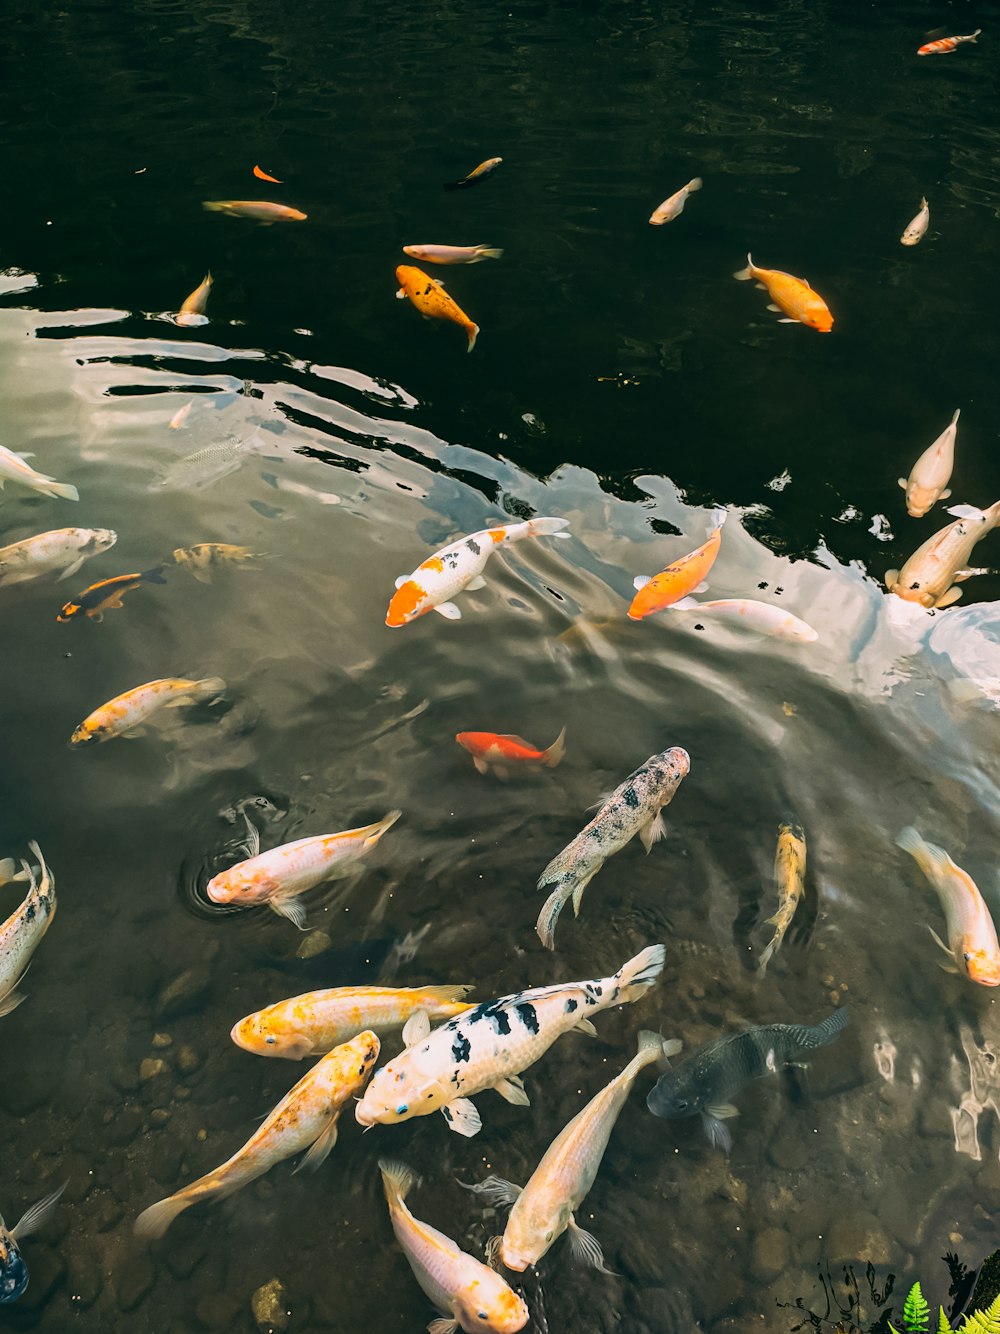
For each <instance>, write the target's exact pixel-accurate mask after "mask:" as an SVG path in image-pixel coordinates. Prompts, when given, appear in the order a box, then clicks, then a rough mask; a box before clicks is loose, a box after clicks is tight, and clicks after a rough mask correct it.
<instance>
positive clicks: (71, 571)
mask: <svg viewBox="0 0 1000 1334" xmlns="http://www.w3.org/2000/svg"><path fill="white" fill-rule="evenodd" d="M86 559H87V558H86V556H81V557H80V559H79V560H75V561H74V562H73V564H72V565H67V566H66V568H65V570H63V572H62V574H61V575H60V576H59V578H58V579H57V580H56V583H57V584H61V583H62V581H63V580H64V579H68V578H69V577H70V575H71V574H76V572H77V570H78V569H79V568H80V566H81V565H82V564H83V562H84V561H85V560H86Z"/></svg>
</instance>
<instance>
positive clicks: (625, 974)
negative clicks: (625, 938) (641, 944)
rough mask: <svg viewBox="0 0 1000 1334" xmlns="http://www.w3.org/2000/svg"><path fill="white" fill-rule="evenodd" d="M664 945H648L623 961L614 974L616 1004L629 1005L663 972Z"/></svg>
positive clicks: (665, 949)
mask: <svg viewBox="0 0 1000 1334" xmlns="http://www.w3.org/2000/svg"><path fill="white" fill-rule="evenodd" d="M666 954H667V947H666V945H648V946H647V947H646V949H644V950H640V952H639V953H638V954H637V955H636V956H635V958H634V959H629V961H628V963H623V964H622V966H621V968H619V969H618V972H617V973H616V974H615V982H616V983H617V992H618V994H617V996H616V997H615V1000H614V1003H615V1004H616V1005H631V1004H632V1002H633V1001H637V1000H639V998H640V997H641V996H644V995H645V994H646V992H647V991H648V990H649V988H650V987H651V986H652V985H653V983H654V982H655V981H656V979H657V978H658V977H659V976H660V974H661V973H662V972H663V961H664V959H665V958H666Z"/></svg>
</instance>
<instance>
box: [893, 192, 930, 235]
mask: <svg viewBox="0 0 1000 1334" xmlns="http://www.w3.org/2000/svg"><path fill="white" fill-rule="evenodd" d="M930 220H931V210H930V206H929V205H928V203H927V199H926V197H924V196H921V199H920V212H919V213H918V214H916V216H915V217H913V218H911V219H910V221H909V222H908V223H907V224H906V229H905V231H904V232H903V235H902V236H901V237H900V238H899V243H900V245H916V244H917V243H918V242H919V241H922V240H923V236H924V232H926V230H927V227H928V224H929V223H930Z"/></svg>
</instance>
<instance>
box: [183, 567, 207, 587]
mask: <svg viewBox="0 0 1000 1334" xmlns="http://www.w3.org/2000/svg"><path fill="white" fill-rule="evenodd" d="M188 574H190V575H191V577H192V579H197V580H198V582H199V584H210V583H211V582H212V575H211V572H210V571H209V570H199V569H198V567H197V566H196V565H195V566H192V567H191V569H190V570H188Z"/></svg>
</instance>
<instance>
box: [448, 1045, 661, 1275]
mask: <svg viewBox="0 0 1000 1334" xmlns="http://www.w3.org/2000/svg"><path fill="white" fill-rule="evenodd" d="M680 1050H681V1043H680V1042H678V1041H677V1040H676V1039H675V1038H672V1039H670V1040H669V1041H664V1039H663V1038H662V1037H661V1036H660V1035H659V1034H658V1033H640V1034H639V1050H638V1053H637V1054H636V1055H635V1056H633V1057H632V1059H631V1061H629V1063H628V1065H627V1066H626V1067H625V1069H624V1070H623V1071H622V1072H621V1074H619V1075H617V1076H616V1077H615V1078H614V1079H613V1080H612V1081H611V1083H610V1084H608V1085H606V1086H605V1087H604V1088H603V1089H601V1091H600V1093H598V1094H597V1096H596V1097H594V1098H591V1100H590V1102H588V1103H587V1105H586V1107H584V1109H583V1111H581V1112H577V1114H576V1116H574V1117H573V1119H572V1121H570V1122H569V1124H568V1125H567V1126H565V1127H564V1128H563V1129H562V1130H561V1131H560V1132H559V1134H558V1135H557V1136H556V1138H555V1139H554V1140H553V1141H552V1143H551V1144H550V1145H549V1147H548V1148H547V1149H546V1151H545V1155H544V1157H543V1158H542V1160H541V1162H540V1163H539V1164H538V1166H537V1167H536V1168H535V1170H534V1172H532V1174H531V1176H530V1178H529V1179H528V1184H527V1185H526V1186H525V1187H524V1188H523V1189H522V1188H521V1187H520V1186H515V1185H514V1184H513V1182H510V1181H505V1180H504V1179H503V1178H502V1177H498V1176H489V1177H487V1178H486V1180H485V1181H482V1182H480V1183H479V1185H477V1186H468V1187H466V1189H467V1190H472V1191H475V1192H476V1194H477V1195H482V1196H484V1198H485V1199H486V1200H487V1201H488V1202H489V1203H490V1204H494V1205H506V1204H509V1205H513V1208H512V1209H511V1211H510V1217H509V1218H508V1219H507V1226H506V1227H505V1228H504V1232H503V1236H502V1237H501V1238H499V1255H500V1259H501V1260H502V1261H503V1263H504V1264H505V1265H506V1266H507V1268H508V1269H513V1270H515V1271H516V1272H518V1273H523V1271H524V1270H525V1269H527V1268H528V1267H529V1266H530V1265H537V1264H538V1262H539V1260H541V1259H542V1257H543V1256H544V1255H546V1254H547V1252H548V1250H549V1248H550V1247H551V1246H552V1245H553V1243H554V1242H555V1241H556V1240H558V1238H559V1237H561V1236H562V1234H563V1233H564V1232H565V1231H567V1230H568V1231H569V1244H570V1251H571V1253H572V1255H573V1258H574V1259H575V1260H578V1261H579V1262H580V1263H581V1264H586V1265H590V1266H592V1267H593V1268H594V1269H598V1270H600V1271H601V1272H602V1273H605V1274H608V1273H611V1272H612V1271H611V1270H609V1269H606V1268H605V1265H604V1256H603V1254H602V1252H601V1247H600V1244H599V1242H598V1241H597V1239H596V1238H595V1237H592V1236H591V1235H590V1233H589V1232H585V1231H584V1230H583V1228H582V1227H580V1225H579V1223H578V1222H577V1221H576V1218H575V1217H574V1215H575V1213H576V1211H577V1210H578V1209H579V1207H580V1205H581V1204H582V1203H583V1201H584V1200H585V1199H586V1197H587V1195H588V1194H589V1193H590V1188H591V1186H593V1184H594V1181H595V1180H596V1178H597V1173H598V1171H599V1169H600V1166H601V1161H602V1159H603V1158H604V1151H605V1149H606V1148H607V1147H608V1140H609V1139H610V1138H611V1132H612V1130H614V1128H615V1122H616V1121H617V1120H618V1116H619V1114H620V1112H621V1110H622V1108H623V1107H624V1106H625V1103H626V1102H627V1101H628V1096H629V1094H630V1093H631V1092H632V1086H633V1085H634V1084H635V1081H636V1079H637V1078H638V1076H639V1074H640V1072H641V1071H642V1070H644V1069H645V1068H646V1066H647V1065H652V1064H653V1063H654V1062H656V1063H660V1062H663V1061H664V1060H666V1059H667V1058H668V1057H670V1056H676V1055H677V1053H678V1052H679V1051H680ZM459 1184H460V1185H461V1184H462V1183H461V1182H460V1183H459Z"/></svg>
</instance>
